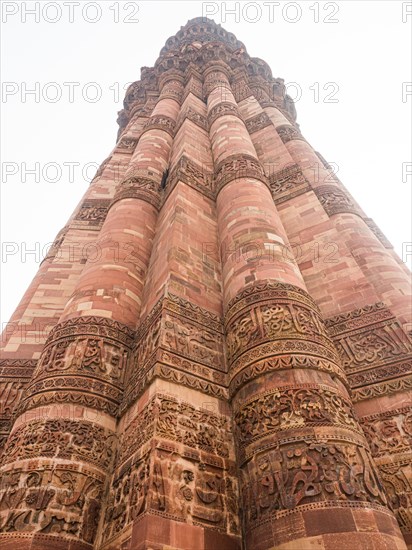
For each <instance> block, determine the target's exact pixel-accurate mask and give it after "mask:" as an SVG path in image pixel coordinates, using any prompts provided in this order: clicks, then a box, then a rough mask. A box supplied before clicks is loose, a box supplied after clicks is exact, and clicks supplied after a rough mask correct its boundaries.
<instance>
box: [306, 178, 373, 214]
mask: <svg viewBox="0 0 412 550" xmlns="http://www.w3.org/2000/svg"><path fill="white" fill-rule="evenodd" d="M314 191H315V193H316V195H317V197H318V199H319V202H320V203H321V205H322V206H323V208H324V209H325V212H326V213H327V214H328V216H333V215H334V214H344V213H346V212H347V213H351V214H357V215H358V216H361V215H362V213H361V211H360V210H359V207H358V206H357V205H356V204H355V202H354V201H353V199H352V198H351V197H350V196H349V195H348V194H347V193H346V192H345V191H344V190H343V189H341V188H340V187H337V186H335V185H321V186H319V187H316V188H315V189H314Z"/></svg>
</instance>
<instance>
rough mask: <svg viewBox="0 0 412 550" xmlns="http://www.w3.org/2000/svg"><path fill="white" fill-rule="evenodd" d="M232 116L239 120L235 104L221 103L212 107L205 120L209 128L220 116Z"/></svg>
mask: <svg viewBox="0 0 412 550" xmlns="http://www.w3.org/2000/svg"><path fill="white" fill-rule="evenodd" d="M226 115H232V116H236V117H237V118H240V119H241V116H240V113H239V109H238V107H237V105H236V104H234V103H231V102H230V101H222V102H221V103H219V104H218V105H216V106H215V107H213V108H212V109H211V110H210V112H209V113H208V116H207V120H208V124H209V128H210V127H211V126H212V124H213V123H214V122H215V121H216V120H217V119H218V118H219V117H221V116H226Z"/></svg>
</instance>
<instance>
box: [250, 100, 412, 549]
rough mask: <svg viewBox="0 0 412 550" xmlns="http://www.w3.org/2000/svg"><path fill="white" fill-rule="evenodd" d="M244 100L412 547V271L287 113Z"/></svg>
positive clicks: (285, 218)
mask: <svg viewBox="0 0 412 550" xmlns="http://www.w3.org/2000/svg"><path fill="white" fill-rule="evenodd" d="M240 107H241V112H242V115H243V116H244V118H245V120H246V125H247V126H248V127H249V128H250V130H251V131H252V134H251V137H252V140H253V143H254V145H255V146H256V149H257V151H259V159H260V161H261V162H262V163H263V164H264V166H265V167H267V168H270V167H271V166H273V165H274V164H277V165H278V168H277V170H276V171H274V172H272V171H268V170H267V174H268V178H269V182H270V186H271V191H272V195H273V199H274V201H275V203H276V204H277V206H278V208H279V215H280V216H281V218H282V222H283V223H284V225H285V228H286V230H287V232H288V235H289V236H290V238H291V239H292V240H293V242H294V243H295V245H297V246H296V247H295V252H296V253H297V254H296V255H297V259H298V261H299V265H300V267H301V269H302V275H303V277H304V279H305V281H306V282H307V286H308V289H309V290H310V293H311V295H312V296H313V297H314V298H315V299H316V302H317V303H318V305H319V306H320V307H321V309H322V312H323V313H324V316H325V317H326V324H327V328H328V331H329V334H330V336H331V337H332V338H333V340H334V341H335V345H336V347H337V349H338V352H339V354H340V356H341V362H342V364H343V366H344V368H345V371H346V373H347V376H348V381H349V383H350V386H351V388H352V401H353V403H354V408H355V411H356V413H357V414H358V416H359V417H360V425H361V426H362V428H363V429H364V431H365V434H366V437H367V440H368V442H369V444H370V447H371V451H372V455H373V457H374V459H375V463H376V465H377V466H378V469H379V471H380V475H381V478H382V481H383V485H384V487H385V491H386V494H387V497H388V499H389V502H390V505H391V506H392V507H393V510H394V512H395V517H396V518H397V520H398V523H399V526H400V528H401V531H402V533H403V535H404V537H405V540H406V541H407V542H408V543H409V544H411V542H412V506H411V492H412V487H411V485H410V482H409V481H408V480H410V479H412V477H411V476H412V472H411V466H410V465H411V440H410V437H409V436H408V433H409V423H410V418H411V410H412V409H411V403H412V400H411V395H410V388H411V379H410V373H411V370H412V365H411V357H412V343H411V341H410V339H409V337H408V334H407V332H408V328H410V322H409V321H408V316H410V314H411V308H410V304H411V301H410V293H411V285H410V273H409V276H408V275H405V271H404V269H403V268H401V267H400V266H399V264H398V262H397V261H396V256H395V255H394V253H392V251H391V250H390V249H388V248H386V247H387V246H388V244H387V242H385V240H384V237H383V235H382V233H380V232H379V230H378V228H377V227H376V226H374V225H373V224H371V220H369V219H368V218H366V216H365V214H364V213H363V212H362V211H361V209H360V208H359V206H358V205H357V204H356V202H355V201H354V200H353V199H352V198H351V197H350V195H349V194H348V193H347V191H346V190H345V188H344V187H343V185H342V184H341V183H340V182H339V180H337V179H336V178H335V177H333V176H332V175H331V173H330V171H329V170H328V169H327V164H326V161H324V159H322V157H321V156H318V154H316V153H315V152H314V151H313V149H312V148H311V147H310V145H309V144H308V143H307V142H306V141H305V140H304V139H303V137H302V135H301V134H300V132H298V131H297V129H296V128H295V127H293V126H292V125H290V124H289V122H288V121H287V120H286V119H285V118H284V116H283V115H282V113H280V112H279V111H278V110H277V109H276V108H275V107H273V106H271V107H265V110H263V109H262V107H261V106H260V105H259V102H258V101H257V100H256V99H254V98H253V97H249V98H248V101H247V102H244V103H242V104H241V106H240ZM268 112H269V113H270V114H271V119H270V118H269V116H268V114H267V113H268ZM272 121H273V123H272ZM267 122H269V124H267ZM275 126H276V127H277V128H278V131H276V129H275ZM267 144H270V147H268V145H267ZM315 168H316V170H314V169H315ZM325 180H326V181H328V182H329V183H328V186H325V185H324V183H322V181H323V182H324V181H325ZM403 267H405V266H403ZM332 311H333V312H334V315H333V316H332V315H331V312H332ZM337 311H340V313H339V314H336V313H337Z"/></svg>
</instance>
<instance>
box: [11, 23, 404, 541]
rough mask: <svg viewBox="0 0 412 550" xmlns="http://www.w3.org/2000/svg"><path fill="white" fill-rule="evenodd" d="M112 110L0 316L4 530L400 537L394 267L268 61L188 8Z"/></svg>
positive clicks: (400, 386) (399, 359)
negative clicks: (55, 229)
mask: <svg viewBox="0 0 412 550" xmlns="http://www.w3.org/2000/svg"><path fill="white" fill-rule="evenodd" d="M119 126H120V129H119V134H118V138H117V144H116V146H115V148H114V149H113V152H112V153H111V154H110V156H109V157H108V158H107V159H106V160H105V161H104V162H103V163H102V165H101V167H100V168H99V170H98V172H97V174H96V176H95V178H94V179H93V181H92V184H91V186H90V188H89V190H88V191H87V192H86V194H85V196H84V197H83V198H82V199H81V201H80V202H79V206H78V207H77V208H76V210H75V212H74V213H73V215H72V217H71V218H70V220H69V221H68V222H67V224H66V225H65V226H64V227H63V229H62V230H61V231H60V232H59V234H58V235H57V237H56V239H55V241H54V242H53V243H52V245H51V247H50V249H49V251H48V253H47V255H46V257H45V259H44V261H43V263H42V264H41V267H40V269H39V274H38V275H37V277H36V278H35V279H34V281H33V283H32V285H31V286H30V288H29V289H28V291H27V293H26V294H25V296H24V297H23V300H22V302H21V304H20V305H19V307H18V308H17V310H16V312H15V314H14V315H13V317H12V319H11V322H10V324H9V326H8V327H7V328H6V330H5V332H4V335H3V341H2V353H3V354H2V358H1V361H0V447H1V448H2V455H1V459H0V460H1V462H0V545H1V547H2V548H10V549H13V550H19V549H21V550H23V549H26V548H30V549H31V550H46V549H50V550H52V549H53V550H63V549H64V550H93V549H95V550H97V549H99V550H147V549H148V548H151V549H153V550H171V549H176V550H177V549H179V550H194V549H196V550H217V549H219V550H240V549H241V548H246V549H248V550H250V549H253V550H269V549H270V550H273V549H275V548H276V549H277V550H296V549H298V548H299V549H303V548H304V549H305V550H306V549H313V550H337V549H340V548H368V549H371V550H372V549H373V550H377V549H380V548H382V549H383V548H384V549H385V550H404V549H405V542H404V541H406V543H408V544H409V545H411V543H412V540H411V537H412V535H411V532H412V470H411V463H412V461H411V442H412V416H411V415H412V412H411V411H412V409H411V407H412V403H411V399H410V395H411V389H412V377H411V369H412V341H411V334H410V332H411V331H410V327H411V326H412V324H411V319H410V314H411V311H410V302H409V299H410V281H408V275H407V273H406V271H405V269H404V268H403V267H402V266H401V264H400V261H399V259H397V258H396V256H395V255H394V252H393V251H392V250H391V248H390V244H389V243H388V241H387V240H386V239H385V236H384V235H383V234H382V232H381V231H380V230H379V228H378V227H377V226H376V224H375V223H374V222H373V221H372V220H371V219H370V218H368V217H367V216H366V214H364V212H363V211H362V210H361V208H360V207H359V206H358V205H357V204H356V202H355V200H354V199H353V198H352V197H351V196H350V195H349V193H348V192H347V191H346V190H345V188H344V186H343V185H342V183H341V182H340V181H339V180H338V178H337V177H336V175H335V174H334V173H333V170H332V166H331V165H329V164H328V163H327V162H326V161H325V159H323V157H322V156H321V155H320V154H319V153H317V152H316V151H314V150H313V149H312V148H311V146H310V144H309V143H308V141H307V140H306V139H305V138H304V137H303V136H302V133H301V131H300V129H299V126H298V125H297V124H296V110H295V107H294V105H293V101H292V100H291V99H290V98H289V97H288V96H287V95H286V93H285V86H284V82H283V80H282V79H279V78H273V76H272V74H271V70H270V68H269V67H268V66H267V64H266V63H265V62H264V61H262V60H260V59H258V58H254V57H250V56H249V54H248V53H247V51H246V48H245V47H244V45H243V44H242V43H240V42H239V41H238V40H237V39H236V37H235V36H234V35H233V34H231V33H228V32H226V31H225V30H224V29H222V28H221V27H220V25H216V24H215V23H214V22H213V21H207V20H203V19H202V18H198V19H194V20H192V21H190V22H189V23H188V24H187V25H186V26H184V27H182V28H181V30H180V31H179V32H178V33H177V34H176V35H175V36H173V37H171V38H169V39H168V40H167V42H166V45H165V47H164V48H163V49H162V51H161V53H160V57H159V59H158V60H157V61H156V63H155V66H154V67H153V68H147V67H145V68H143V69H142V73H141V80H140V81H138V82H135V83H133V84H132V85H131V86H130V87H129V89H128V90H127V93H126V97H125V101H124V109H123V110H122V111H121V113H120V114H119ZM73 242H77V243H80V247H81V249H80V251H79V250H77V249H76V250H74V249H73ZM400 530H401V531H402V534H403V535H402V534H401V531H400Z"/></svg>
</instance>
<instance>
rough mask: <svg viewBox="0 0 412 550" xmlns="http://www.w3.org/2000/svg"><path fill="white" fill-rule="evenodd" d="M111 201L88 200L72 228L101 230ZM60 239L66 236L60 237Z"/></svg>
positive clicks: (81, 208) (82, 206)
mask: <svg viewBox="0 0 412 550" xmlns="http://www.w3.org/2000/svg"><path fill="white" fill-rule="evenodd" d="M110 203H111V200H110V199H87V200H86V201H84V203H83V204H82V205H81V207H80V210H79V211H78V212H77V214H76V217H75V218H74V221H73V222H72V223H71V227H73V228H75V229H95V230H99V229H100V228H101V226H102V225H103V222H104V220H105V219H106V216H107V212H108V210H109V206H110ZM59 237H60V238H61V237H63V238H64V235H60V236H59Z"/></svg>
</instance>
